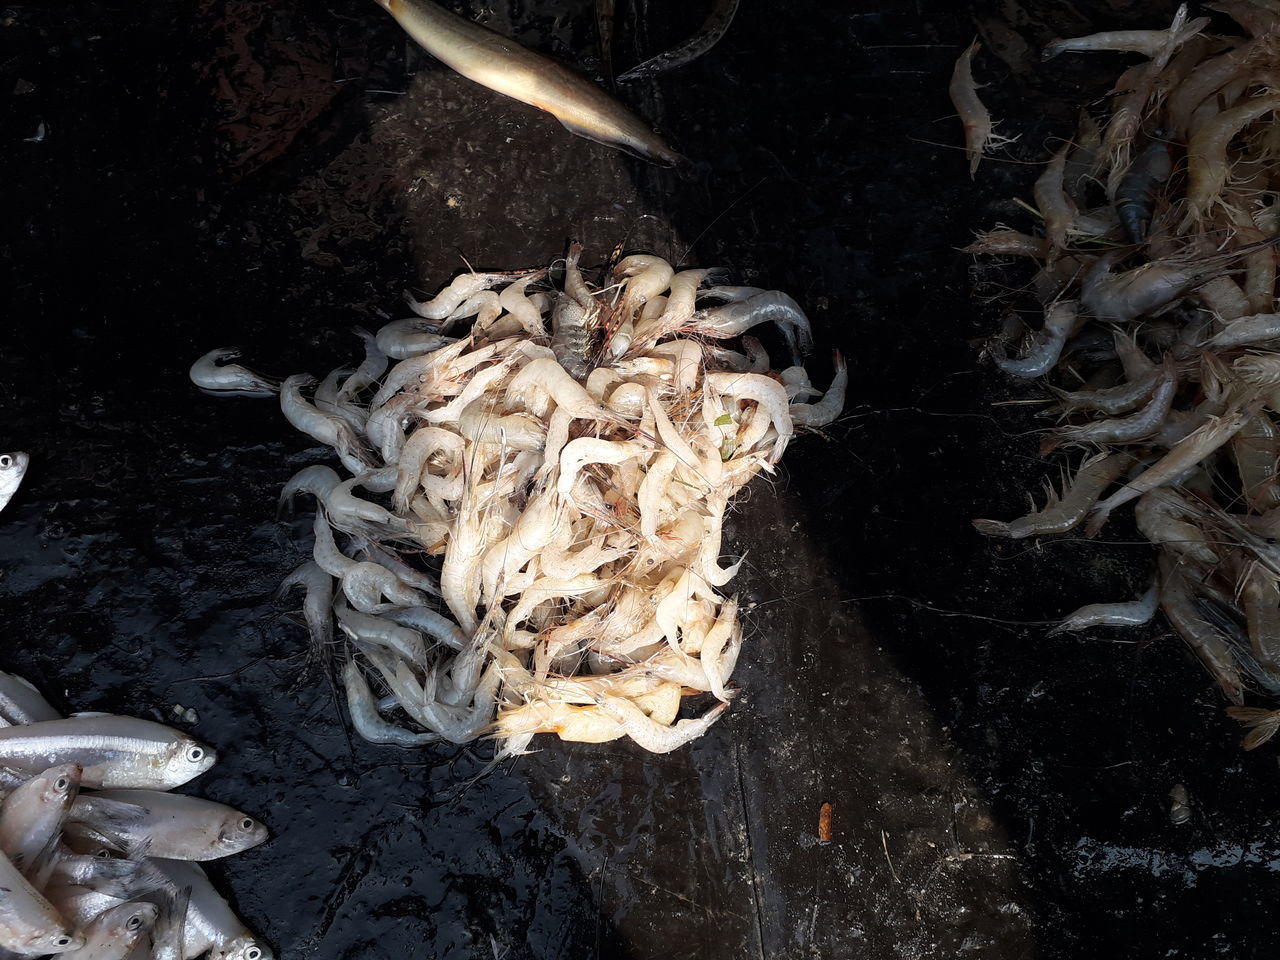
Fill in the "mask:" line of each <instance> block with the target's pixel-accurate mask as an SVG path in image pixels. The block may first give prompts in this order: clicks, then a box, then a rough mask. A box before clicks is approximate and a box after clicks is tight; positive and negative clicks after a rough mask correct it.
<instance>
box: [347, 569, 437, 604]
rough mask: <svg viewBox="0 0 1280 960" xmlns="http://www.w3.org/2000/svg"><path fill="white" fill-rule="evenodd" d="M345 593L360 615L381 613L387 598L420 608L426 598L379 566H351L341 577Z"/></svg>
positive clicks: (393, 602) (396, 602)
mask: <svg viewBox="0 0 1280 960" xmlns="http://www.w3.org/2000/svg"><path fill="white" fill-rule="evenodd" d="M342 593H343V595H344V596H346V598H347V600H349V601H350V602H351V605H352V606H353V607H355V608H356V609H357V610H359V611H360V612H361V613H380V612H382V610H383V609H384V608H383V606H382V603H381V602H380V601H381V600H382V598H383V597H386V599H387V600H388V601H390V602H391V603H392V604H393V605H395V606H398V607H420V606H422V605H424V604H425V603H426V602H427V598H426V597H425V596H424V595H423V594H421V593H419V592H418V591H417V590H415V589H413V588H412V587H410V586H409V585H408V584H406V583H404V582H403V581H401V579H400V578H399V577H397V576H396V575H395V574H394V573H393V572H392V571H390V570H388V569H387V568H386V567H384V566H383V565H382V564H380V563H373V562H371V561H368V560H365V561H361V562H359V563H352V564H351V566H349V567H348V568H347V570H346V572H345V573H343V575H342Z"/></svg>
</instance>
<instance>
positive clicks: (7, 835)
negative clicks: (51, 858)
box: [0, 763, 80, 878]
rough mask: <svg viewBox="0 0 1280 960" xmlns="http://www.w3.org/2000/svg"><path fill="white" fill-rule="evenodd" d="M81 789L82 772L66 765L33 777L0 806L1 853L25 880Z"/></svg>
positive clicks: (74, 766)
mask: <svg viewBox="0 0 1280 960" xmlns="http://www.w3.org/2000/svg"><path fill="white" fill-rule="evenodd" d="M79 789H80V768H79V767H78V766H76V765H75V764H74V763H64V764H62V765H61V766H57V767H51V768H49V769H48V770H46V771H44V772H43V773H42V774H40V775H39V776H38V777H32V778H31V779H30V780H28V781H27V782H26V783H24V784H23V785H22V786H20V787H19V788H18V789H17V790H15V791H13V793H11V794H9V796H7V797H5V799H4V803H2V804H0V852H3V853H4V855H5V856H7V857H8V858H9V859H10V860H11V861H13V865H14V866H15V867H17V868H18V869H19V870H21V871H22V875H23V876H25V877H27V878H30V877H31V875H32V868H33V866H34V865H35V862H36V858H37V857H38V856H39V855H40V852H41V851H42V850H44V849H45V848H46V847H47V846H48V845H49V842H50V840H51V839H52V838H53V837H54V835H55V834H57V832H58V828H59V827H61V826H62V820H63V818H64V817H65V816H66V814H67V809H68V808H69V807H70V806H71V803H72V801H73V800H75V798H76V793H77V792H78V791H79Z"/></svg>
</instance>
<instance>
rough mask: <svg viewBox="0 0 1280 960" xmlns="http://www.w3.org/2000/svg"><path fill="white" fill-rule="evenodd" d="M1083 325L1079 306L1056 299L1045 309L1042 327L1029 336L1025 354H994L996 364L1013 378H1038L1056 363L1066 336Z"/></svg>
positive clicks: (1070, 301)
mask: <svg viewBox="0 0 1280 960" xmlns="http://www.w3.org/2000/svg"><path fill="white" fill-rule="evenodd" d="M1083 325H1084V318H1082V317H1081V316H1080V305H1079V304H1078V303H1076V302H1075V301H1074V300H1060V301H1058V302H1057V303H1054V304H1052V305H1051V306H1050V307H1049V309H1048V310H1047V311H1046V312H1045V317H1044V326H1043V327H1042V328H1041V329H1039V330H1037V331H1036V332H1035V333H1033V334H1032V335H1031V342H1030V344H1029V346H1028V348H1027V353H1026V355H1025V356H1023V357H1019V358H1017V359H1012V360H1011V359H1009V358H1008V357H1003V356H997V357H995V358H994V359H995V363H996V366H998V367H999V368H1000V369H1001V370H1003V371H1004V372H1005V373H1008V374H1011V375H1013V376H1015V377H1027V378H1030V377H1042V376H1044V375H1045V374H1046V373H1048V372H1049V371H1050V370H1051V369H1053V366H1054V364H1056V363H1057V362H1058V358H1059V357H1060V356H1061V355H1062V348H1063V347H1064V346H1065V345H1066V342H1067V339H1068V338H1069V337H1071V336H1072V335H1073V334H1074V333H1076V331H1078V330H1079V329H1080V327H1082V326H1083Z"/></svg>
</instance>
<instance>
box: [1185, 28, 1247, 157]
mask: <svg viewBox="0 0 1280 960" xmlns="http://www.w3.org/2000/svg"><path fill="white" fill-rule="evenodd" d="M1252 50H1253V45H1252V44H1245V45H1243V46H1240V47H1237V48H1235V49H1234V50H1228V51H1227V52H1226V53H1222V54H1219V55H1218V56H1216V57H1210V58H1209V59H1208V60H1205V61H1203V62H1201V63H1200V64H1199V65H1198V66H1197V67H1196V68H1195V69H1194V70H1192V71H1191V73H1189V74H1188V75H1187V76H1186V77H1185V78H1184V79H1183V80H1182V82H1181V83H1179V84H1178V85H1177V86H1176V87H1175V88H1174V89H1173V91H1172V92H1171V93H1170V94H1169V97H1168V99H1167V100H1166V101H1165V122H1166V125H1167V126H1168V128H1169V133H1170V136H1172V137H1173V138H1174V139H1177V140H1182V139H1184V138H1185V137H1186V135H1187V130H1188V128H1189V127H1190V124H1191V114H1192V113H1193V112H1194V111H1195V109H1196V107H1198V106H1200V105H1201V104H1202V103H1204V101H1205V98H1206V97H1208V96H1210V95H1211V94H1213V93H1214V92H1215V91H1217V90H1219V89H1221V88H1222V87H1224V86H1226V85H1227V84H1228V83H1230V82H1231V81H1232V80H1234V79H1236V78H1237V77H1238V76H1239V75H1240V74H1241V73H1243V72H1244V70H1245V69H1246V62H1247V58H1248V57H1249V55H1250V53H1251V52H1252Z"/></svg>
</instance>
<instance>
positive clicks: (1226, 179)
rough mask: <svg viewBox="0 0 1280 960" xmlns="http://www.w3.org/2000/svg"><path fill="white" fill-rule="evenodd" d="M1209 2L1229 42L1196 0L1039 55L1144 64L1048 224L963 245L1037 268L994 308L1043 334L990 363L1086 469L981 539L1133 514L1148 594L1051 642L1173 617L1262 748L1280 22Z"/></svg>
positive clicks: (972, 102)
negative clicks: (1250, 700) (1194, 13)
mask: <svg viewBox="0 0 1280 960" xmlns="http://www.w3.org/2000/svg"><path fill="white" fill-rule="evenodd" d="M1213 9H1214V10H1217V11H1220V12H1222V13H1225V14H1226V15H1227V16H1228V17H1229V18H1230V20H1228V19H1226V18H1224V19H1223V26H1224V27H1226V28H1227V31H1228V32H1224V33H1222V34H1214V33H1210V32H1208V29H1209V27H1210V21H1209V19H1208V18H1201V19H1195V20H1191V19H1189V17H1188V12H1187V8H1186V7H1185V6H1183V7H1182V8H1180V9H1179V10H1178V12H1177V14H1176V16H1175V18H1174V21H1173V23H1172V24H1171V25H1170V26H1169V27H1168V28H1166V29H1155V30H1124V31H1114V32H1109V33H1099V34H1094V35H1091V36H1087V37H1077V38H1073V39H1067V40H1059V41H1056V42H1054V43H1053V44H1051V45H1050V46H1049V47H1048V48H1047V49H1046V50H1045V58H1046V59H1050V58H1052V57H1055V56H1058V55H1060V54H1063V53H1067V52H1086V51H1124V52H1127V53H1129V54H1131V55H1134V56H1132V57H1131V58H1130V59H1132V60H1135V62H1132V64H1131V65H1130V66H1128V68H1127V69H1125V70H1124V72H1123V73H1122V74H1121V76H1120V78H1119V80H1118V81H1117V82H1116V84H1115V87H1114V89H1113V90H1112V96H1111V98H1110V100H1109V116H1105V117H1095V116H1094V115H1092V114H1091V113H1090V112H1088V111H1084V112H1082V114H1081V120H1080V125H1079V129H1078V130H1077V131H1076V134H1075V136H1074V138H1072V139H1071V140H1069V141H1067V142H1065V143H1063V144H1062V146H1061V147H1060V148H1059V149H1057V150H1056V151H1054V152H1053V154H1052V157H1051V158H1050V159H1049V161H1048V162H1047V163H1046V165H1045V167H1044V172H1043V173H1042V174H1041V175H1040V176H1039V178H1038V179H1037V180H1036V182H1035V186H1034V190H1033V193H1034V206H1033V207H1031V208H1030V209H1033V210H1034V212H1035V213H1036V214H1037V215H1038V217H1039V219H1040V227H1041V229H1039V230H1037V231H1035V232H1034V234H1031V233H1024V232H1019V231H1017V230H1014V229H1010V228H1007V227H1004V226H997V227H996V228H995V229H992V230H988V231H985V232H982V233H980V234H979V235H978V236H977V238H976V240H975V241H974V242H973V243H972V244H971V245H970V246H969V247H967V248H966V250H967V252H970V253H974V254H979V255H984V256H993V257H1000V258H1005V259H1004V263H1006V264H1015V263H1018V262H1022V263H1024V264H1027V265H1028V271H1027V273H1028V276H1029V281H1028V282H1027V283H1026V284H1025V286H1023V287H1021V288H1020V289H1019V290H1017V291H1016V292H1015V293H1013V294H1011V295H1009V296H1008V297H1002V298H1000V299H1003V300H1004V301H1005V305H1006V306H1007V307H1008V311H1009V312H1008V314H1007V315H1008V316H1014V315H1016V314H1015V311H1020V310H1022V309H1024V308H1025V307H1027V306H1030V307H1031V308H1032V310H1033V312H1036V313H1038V314H1040V315H1041V316H1042V317H1043V321H1042V322H1041V323H1040V324H1039V325H1038V328H1036V329H1033V330H1031V331H1029V332H1028V333H1027V334H1026V335H1025V337H1023V341H1024V342H1023V344H1022V346H1021V349H1019V350H1018V351H1017V354H1016V356H1010V355H1008V351H1007V350H1006V343H1007V342H1008V340H1009V339H1010V335H1009V332H1008V328H1007V329H1006V335H1005V336H1004V337H1001V338H997V339H996V340H995V341H993V342H992V343H991V344H990V345H989V353H990V354H991V356H992V357H993V359H994V362H995V363H996V364H997V365H998V366H999V367H1000V368H1001V369H1002V370H1003V371H1005V372H1006V373H1007V374H1009V375H1011V376H1013V377H1018V378H1024V379H1027V380H1035V381H1037V383H1038V385H1039V387H1040V388H1041V389H1042V391H1044V392H1047V393H1048V394H1049V396H1050V397H1051V400H1050V404H1051V406H1050V409H1049V415H1050V416H1054V417H1056V418H1057V420H1058V426H1057V427H1056V428H1054V429H1052V430H1050V431H1049V432H1048V433H1047V435H1046V436H1045V437H1044V439H1043V442H1042V445H1041V453H1042V454H1047V453H1049V452H1052V451H1055V450H1060V449H1061V450H1064V451H1068V456H1070V457H1071V458H1072V460H1073V463H1074V466H1073V469H1072V470H1071V478H1070V479H1069V480H1068V481H1067V482H1066V483H1065V486H1064V489H1063V491H1062V493H1061V494H1060V495H1059V494H1058V493H1057V492H1056V491H1055V490H1054V489H1053V488H1052V487H1050V489H1049V497H1048V502H1047V503H1046V504H1045V506H1044V507H1043V508H1041V509H1038V510H1036V509H1033V511H1032V512H1031V513H1030V514H1028V515H1027V516H1024V517H1021V518H1019V519H1016V520H1012V521H1009V522H1005V521H998V520H977V521H975V526H976V527H977V529H978V530H980V531H981V532H983V533H985V534H988V535H990V536H998V537H1014V538H1018V537H1035V536H1047V535H1053V534H1062V533H1065V532H1067V531H1069V530H1073V529H1075V528H1077V527H1079V526H1082V525H1083V527H1084V529H1085V531H1086V533H1087V534H1088V535H1090V536H1093V535H1096V534H1097V533H1098V532H1099V531H1100V530H1101V529H1102V527H1103V525H1104V524H1105V523H1106V521H1107V519H1108V517H1109V516H1110V515H1111V514H1112V513H1113V512H1114V511H1115V510H1116V509H1117V508H1120V507H1122V506H1124V505H1126V504H1128V503H1130V502H1132V503H1133V504H1134V511H1135V515H1136V521H1137V527H1138V529H1139V530H1140V531H1141V533H1142V534H1143V536H1145V537H1146V538H1147V539H1148V540H1149V541H1150V542H1151V543H1152V544H1153V545H1154V546H1155V547H1156V553H1157V558H1156V563H1155V568H1156V569H1155V573H1154V575H1153V581H1152V586H1151V588H1150V589H1149V590H1148V591H1147V592H1146V593H1145V594H1144V596H1143V597H1141V598H1140V599H1139V600H1136V601H1132V602H1125V603H1103V604H1091V605H1089V606H1086V607H1084V608H1082V609H1080V610H1077V611H1076V612H1074V613H1072V614H1071V615H1069V616H1068V617H1066V618H1065V619H1064V620H1063V621H1062V623H1061V624H1060V625H1059V626H1058V627H1057V630H1059V631H1074V630H1082V629H1085V628H1089V627H1094V626H1099V625H1135V624H1141V623H1145V622H1147V621H1149V620H1151V619H1152V618H1153V617H1154V616H1155V615H1156V612H1157V610H1159V611H1162V612H1163V613H1164V616H1165V617H1166V618H1167V620H1168V622H1169V624H1170V625H1171V626H1172V627H1173V629H1174V630H1175V631H1176V632H1177V634H1178V635H1180V636H1181V637H1182V638H1183V639H1184V640H1185V641H1186V643H1187V644H1188V645H1189V646H1190V647H1191V649H1192V650H1194V651H1195V653H1196V654H1197V655H1198V657H1199V658H1200V660H1201V661H1202V662H1203V663H1204V665H1205V667H1206V668H1207V669H1208V671H1209V672H1210V674H1211V675H1212V676H1213V678H1214V679H1215V681H1216V682H1217V684H1218V686H1219V687H1220V688H1221V690H1222V692H1223V694H1225V696H1226V698H1227V699H1228V700H1229V701H1230V703H1231V704H1232V706H1230V707H1228V712H1229V713H1231V715H1232V716H1234V717H1236V718H1237V719H1239V720H1241V721H1242V722H1243V723H1245V724H1246V726H1248V727H1249V728H1250V729H1249V732H1248V733H1247V734H1246V737H1245V740H1244V744H1243V745H1244V746H1245V747H1246V748H1247V749H1251V748H1253V747H1256V746H1258V745H1259V744H1261V743H1263V742H1265V741H1266V740H1267V739H1269V738H1270V737H1271V736H1272V735H1273V734H1274V733H1275V732H1276V731H1277V730H1278V729H1280V711H1275V710H1271V709H1266V708H1264V707H1258V706H1245V702H1246V695H1248V696H1249V697H1254V698H1261V699H1263V700H1267V699H1270V700H1271V701H1273V703H1274V701H1275V699H1276V698H1277V697H1280V546H1277V537H1280V481H1278V480H1277V469H1276V468H1277V460H1278V458H1280V423H1278V422H1277V419H1276V415H1277V413H1280V312H1277V306H1276V264H1277V261H1276V253H1275V244H1276V242H1277V240H1278V239H1280V236H1278V235H1277V231H1278V230H1280V205H1278V204H1277V192H1276V191H1277V190H1278V189H1280V124H1278V123H1277V110H1280V16H1277V15H1276V14H1275V13H1273V12H1271V10H1272V8H1271V7H1270V6H1267V5H1264V4H1262V3H1253V2H1248V0H1223V2H1220V3H1217V4H1215V5H1213ZM1231 21H1234V25H1235V26H1234V27H1233V26H1232V25H1231ZM973 53H974V51H973V49H971V50H970V51H968V52H966V54H965V55H964V57H962V58H961V62H960V63H959V64H957V70H956V75H955V78H954V79H953V84H952V89H953V93H955V92H956V90H957V88H959V92H960V95H958V96H955V97H954V99H955V102H956V106H957V109H959V110H960V112H961V116H962V119H963V121H964V124H965V130H966V134H967V137H968V143H969V152H970V155H971V158H972V163H973V164H974V165H975V166H976V163H977V160H978V158H979V157H980V156H981V153H982V151H983V149H985V148H987V147H989V146H990V143H989V140H990V131H991V126H992V124H991V121H990V117H989V115H987V114H986V111H985V110H984V109H982V108H981V104H980V102H979V101H978V99H977V96H976V92H975V90H976V88H975V87H974V85H973V79H972V74H971V72H970V64H971V62H972V57H973ZM1107 56H1114V54H1111V55H1107ZM1117 62H1118V61H1117ZM1076 451H1083V452H1076ZM1032 506H1033V508H1034V506H1035V505H1034V503H1033V504H1032Z"/></svg>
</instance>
